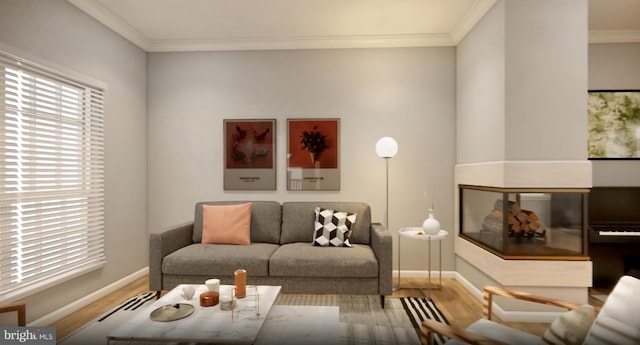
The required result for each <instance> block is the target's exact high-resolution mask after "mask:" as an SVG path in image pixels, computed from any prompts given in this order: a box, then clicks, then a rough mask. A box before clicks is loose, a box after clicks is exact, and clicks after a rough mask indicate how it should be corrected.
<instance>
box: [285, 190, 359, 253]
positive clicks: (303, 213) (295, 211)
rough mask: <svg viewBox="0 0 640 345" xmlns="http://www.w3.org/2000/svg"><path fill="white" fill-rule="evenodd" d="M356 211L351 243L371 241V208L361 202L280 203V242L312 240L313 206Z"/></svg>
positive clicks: (307, 241)
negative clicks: (356, 216)
mask: <svg viewBox="0 0 640 345" xmlns="http://www.w3.org/2000/svg"><path fill="white" fill-rule="evenodd" d="M316 207H322V208H326V209H331V210H340V211H344V212H351V213H356V214H357V215H358V218H357V219H356V222H355V223H354V224H353V226H352V227H351V237H350V238H349V242H351V244H354V243H360V244H370V243H371V208H370V207H369V205H368V204H366V203H362V202H327V201H325V202H297V201H296V202H293V201H292V202H285V203H283V204H282V233H281V234H280V244H286V243H294V242H305V243H308V244H310V243H311V241H312V240H313V232H314V221H315V218H316V217H315V208H316Z"/></svg>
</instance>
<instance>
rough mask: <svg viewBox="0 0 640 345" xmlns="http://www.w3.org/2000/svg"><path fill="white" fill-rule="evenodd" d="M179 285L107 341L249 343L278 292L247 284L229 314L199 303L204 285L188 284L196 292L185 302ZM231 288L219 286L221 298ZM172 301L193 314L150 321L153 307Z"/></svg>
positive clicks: (217, 306)
mask: <svg viewBox="0 0 640 345" xmlns="http://www.w3.org/2000/svg"><path fill="white" fill-rule="evenodd" d="M183 286H184V285H179V286H177V287H176V288H175V289H173V290H171V291H169V292H168V293H167V294H166V295H164V296H162V298H160V299H159V300H157V301H155V302H154V303H153V304H151V305H150V306H149V307H148V308H147V309H145V310H144V311H143V312H141V313H139V314H138V315H137V316H135V317H134V318H133V319H131V320H130V321H128V322H126V323H125V324H123V325H122V326H121V327H119V328H118V329H117V330H115V331H114V332H113V333H111V334H109V335H107V344H109V343H110V342H111V341H116V340H129V341H152V342H158V341H161V342H164V341H167V342H187V343H188V342H195V343H223V344H226V343H238V344H253V343H255V340H256V337H257V336H258V333H259V332H260V329H261V328H262V325H263V324H264V321H265V319H266V318H267V315H268V314H269V311H270V310H271V307H272V306H273V303H274V302H275V300H276V298H277V297H278V294H279V293H280V286H265V285H258V286H247V297H245V298H242V299H237V300H236V308H235V309H234V310H233V315H232V312H231V311H224V310H220V304H218V305H216V306H213V307H201V306H200V294H201V293H202V292H205V291H206V290H207V288H206V286H205V285H192V286H193V287H194V288H195V290H196V292H195V294H194V296H193V298H191V299H190V300H188V301H185V299H184V298H183V297H182V296H181V293H182V287H183ZM232 288H233V286H232V285H222V286H220V296H221V299H222V297H223V296H228V295H230V294H231V289H232ZM255 289H257V291H258V294H257V295H256V294H255V293H254V292H255ZM258 297H259V298H258ZM176 303H188V304H191V305H193V306H194V307H195V310H194V312H193V314H191V315H189V316H187V317H185V318H183V319H180V320H175V321H169V322H158V321H152V320H151V318H150V316H149V315H150V314H151V312H152V311H153V310H155V309H156V308H158V307H161V306H163V305H167V304H176ZM256 303H258V305H257V307H258V308H257V309H256Z"/></svg>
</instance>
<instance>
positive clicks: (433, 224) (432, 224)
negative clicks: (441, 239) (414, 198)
mask: <svg viewBox="0 0 640 345" xmlns="http://www.w3.org/2000/svg"><path fill="white" fill-rule="evenodd" d="M422 230H424V233H425V234H427V235H437V234H438V232H440V222H439V221H438V220H437V219H435V218H434V217H433V209H432V208H430V209H429V218H427V219H425V221H424V222H423V223H422Z"/></svg>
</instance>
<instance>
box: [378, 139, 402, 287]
mask: <svg viewBox="0 0 640 345" xmlns="http://www.w3.org/2000/svg"><path fill="white" fill-rule="evenodd" d="M376 153H377V154H378V156H379V157H381V158H384V161H385V166H386V186H385V191H386V199H385V200H386V204H385V227H386V228H387V231H389V158H392V157H395V155H396V154H397V153H398V143H397V142H396V141H395V140H394V139H393V138H391V137H383V138H380V140H378V142H377V143H376ZM399 288H400V233H398V282H397V284H396V286H393V287H392V290H393V291H396V290H398V289H399Z"/></svg>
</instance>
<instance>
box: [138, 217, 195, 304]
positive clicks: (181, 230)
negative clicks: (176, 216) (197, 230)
mask: <svg viewBox="0 0 640 345" xmlns="http://www.w3.org/2000/svg"><path fill="white" fill-rule="evenodd" d="M192 236H193V222H189V223H184V224H180V225H176V226H174V227H171V228H169V229H167V230H164V231H162V232H159V233H151V234H149V289H150V290H151V291H161V290H163V286H162V260H163V259H164V257H165V256H167V255H169V254H171V253H173V252H175V251H176V250H178V249H180V248H183V247H186V246H188V245H190V244H192V243H193V240H192Z"/></svg>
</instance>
